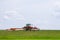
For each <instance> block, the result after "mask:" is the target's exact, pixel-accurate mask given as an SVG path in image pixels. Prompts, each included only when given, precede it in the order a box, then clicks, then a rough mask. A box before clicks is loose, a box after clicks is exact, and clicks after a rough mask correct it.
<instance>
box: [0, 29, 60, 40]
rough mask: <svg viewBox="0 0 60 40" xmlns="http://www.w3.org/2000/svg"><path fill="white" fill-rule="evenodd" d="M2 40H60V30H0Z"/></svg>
mask: <svg viewBox="0 0 60 40" xmlns="http://www.w3.org/2000/svg"><path fill="white" fill-rule="evenodd" d="M0 39H1V40H20V39H22V40H40V39H41V40H60V30H40V31H4V30H0Z"/></svg>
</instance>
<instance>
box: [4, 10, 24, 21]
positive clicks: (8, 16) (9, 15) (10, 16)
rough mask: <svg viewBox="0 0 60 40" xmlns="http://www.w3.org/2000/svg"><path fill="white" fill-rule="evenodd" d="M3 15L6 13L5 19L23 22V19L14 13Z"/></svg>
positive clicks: (9, 12)
mask: <svg viewBox="0 0 60 40" xmlns="http://www.w3.org/2000/svg"><path fill="white" fill-rule="evenodd" d="M5 13H6V15H5V16H4V18H5V19H11V20H25V17H24V16H23V15H22V14H19V13H18V12H16V11H6V12H5Z"/></svg>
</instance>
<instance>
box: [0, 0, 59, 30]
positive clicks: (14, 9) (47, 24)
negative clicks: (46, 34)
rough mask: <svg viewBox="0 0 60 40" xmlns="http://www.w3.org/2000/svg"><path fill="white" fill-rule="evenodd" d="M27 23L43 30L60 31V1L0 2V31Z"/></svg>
mask: <svg viewBox="0 0 60 40" xmlns="http://www.w3.org/2000/svg"><path fill="white" fill-rule="evenodd" d="M27 23H30V24H32V26H36V27H38V28H40V29H41V30H60V0H0V29H8V28H15V27H16V28H21V27H23V26H25V24H27Z"/></svg>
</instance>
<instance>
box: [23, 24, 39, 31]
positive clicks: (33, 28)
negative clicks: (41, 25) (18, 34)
mask: <svg viewBox="0 0 60 40" xmlns="http://www.w3.org/2000/svg"><path fill="white" fill-rule="evenodd" d="M23 29H24V30H26V31H31V30H39V29H38V28H37V27H32V26H31V24H26V26H24V27H23Z"/></svg>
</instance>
